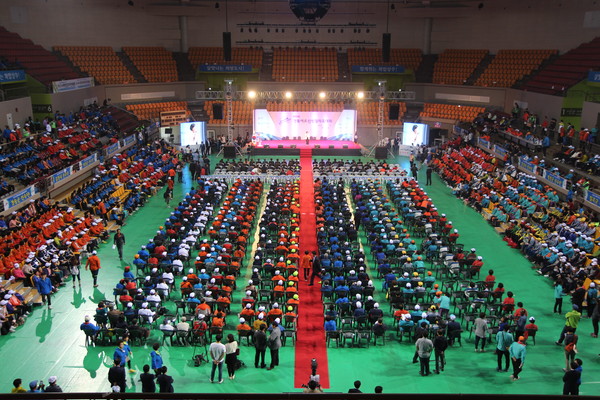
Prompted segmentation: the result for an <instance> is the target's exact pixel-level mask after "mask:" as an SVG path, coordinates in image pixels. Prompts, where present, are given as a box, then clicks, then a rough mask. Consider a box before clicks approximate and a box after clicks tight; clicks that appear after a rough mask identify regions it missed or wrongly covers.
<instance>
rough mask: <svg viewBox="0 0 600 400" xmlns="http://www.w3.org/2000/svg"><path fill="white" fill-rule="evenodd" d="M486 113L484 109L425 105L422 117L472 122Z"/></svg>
mask: <svg viewBox="0 0 600 400" xmlns="http://www.w3.org/2000/svg"><path fill="white" fill-rule="evenodd" d="M484 111H485V108H484V107H474V106H460V105H453V104H438V103H425V105H424V107H423V111H422V112H421V114H420V116H421V117H432V118H443V119H453V120H457V121H464V122H470V121H473V119H475V117H477V115H479V114H481V113H482V112H484Z"/></svg>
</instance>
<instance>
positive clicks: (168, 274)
mask: <svg viewBox="0 0 600 400" xmlns="http://www.w3.org/2000/svg"><path fill="white" fill-rule="evenodd" d="M162 278H163V280H164V281H165V283H167V284H168V285H172V284H173V281H174V280H175V276H174V275H173V272H172V271H171V270H170V269H167V270H166V271H165V272H163V274H162Z"/></svg>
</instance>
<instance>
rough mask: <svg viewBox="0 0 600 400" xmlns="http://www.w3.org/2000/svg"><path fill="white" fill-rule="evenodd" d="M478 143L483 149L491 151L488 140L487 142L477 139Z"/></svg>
mask: <svg viewBox="0 0 600 400" xmlns="http://www.w3.org/2000/svg"><path fill="white" fill-rule="evenodd" d="M477 143H479V145H480V146H481V147H485V148H486V149H489V148H490V142H488V141H487V140H485V139H482V138H479V139H477Z"/></svg>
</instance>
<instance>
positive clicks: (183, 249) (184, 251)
mask: <svg viewBox="0 0 600 400" xmlns="http://www.w3.org/2000/svg"><path fill="white" fill-rule="evenodd" d="M186 247H187V245H186V244H182V245H180V246H179V251H178V252H177V254H179V256H181V257H185V258H188V257H189V256H190V252H189V251H188V249H187V248H186Z"/></svg>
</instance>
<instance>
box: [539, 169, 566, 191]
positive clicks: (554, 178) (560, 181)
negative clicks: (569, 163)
mask: <svg viewBox="0 0 600 400" xmlns="http://www.w3.org/2000/svg"><path fill="white" fill-rule="evenodd" d="M544 178H546V180H547V181H548V182H550V183H552V184H553V185H556V186H560V187H561V188H563V189H566V188H567V180H566V179H565V178H563V177H560V176H558V175H555V174H553V173H551V172H548V171H546V170H544Z"/></svg>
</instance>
